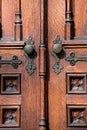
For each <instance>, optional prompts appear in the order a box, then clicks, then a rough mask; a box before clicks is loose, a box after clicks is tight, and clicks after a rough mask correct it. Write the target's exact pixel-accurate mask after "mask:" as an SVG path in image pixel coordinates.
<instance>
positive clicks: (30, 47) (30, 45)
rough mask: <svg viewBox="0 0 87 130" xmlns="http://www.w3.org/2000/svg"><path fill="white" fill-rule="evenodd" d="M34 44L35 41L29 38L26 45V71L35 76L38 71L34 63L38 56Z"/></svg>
mask: <svg viewBox="0 0 87 130" xmlns="http://www.w3.org/2000/svg"><path fill="white" fill-rule="evenodd" d="M34 43H35V42H34V39H33V38H32V37H31V36H29V38H28V39H27V41H25V43H24V52H25V56H26V58H27V65H26V70H27V71H28V73H29V75H31V74H33V73H34V72H35V70H36V66H35V64H34V62H33V60H34V58H35V57H36V55H37V53H36V51H35V45H34Z"/></svg>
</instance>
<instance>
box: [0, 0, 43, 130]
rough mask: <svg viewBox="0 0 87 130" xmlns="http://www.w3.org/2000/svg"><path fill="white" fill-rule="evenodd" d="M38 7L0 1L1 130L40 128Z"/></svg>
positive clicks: (18, 1) (19, 0) (14, 0)
mask: <svg viewBox="0 0 87 130" xmlns="http://www.w3.org/2000/svg"><path fill="white" fill-rule="evenodd" d="M38 4H39V3H38V2H37V3H35V2H34V1H32V0H26V1H25V0H0V130H36V129H38V127H39V126H38V122H39V108H40V105H39V102H40V101H39V98H38V97H39V93H40V92H39V91H40V89H39V78H38V77H39V76H38V56H36V55H37V51H38V46H37V45H38V43H39V39H40V32H39V30H40V27H39V26H40V25H39V24H38V23H39V21H40V20H39V16H38V15H37V12H38V13H39V12H40V10H39V6H38ZM33 8H34V10H33ZM37 16H38V19H37ZM35 21H36V22H35ZM31 44H32V45H31ZM26 45H27V46H28V47H30V48H31V51H32V50H33V53H32V54H27V53H26V48H27V46H26ZM24 50H25V51H24ZM30 53H31V52H30Z"/></svg>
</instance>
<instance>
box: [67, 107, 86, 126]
mask: <svg viewBox="0 0 87 130" xmlns="http://www.w3.org/2000/svg"><path fill="white" fill-rule="evenodd" d="M67 118H68V126H69V127H70V126H74V127H75V126H76V127H79V126H80V127H87V106H67Z"/></svg>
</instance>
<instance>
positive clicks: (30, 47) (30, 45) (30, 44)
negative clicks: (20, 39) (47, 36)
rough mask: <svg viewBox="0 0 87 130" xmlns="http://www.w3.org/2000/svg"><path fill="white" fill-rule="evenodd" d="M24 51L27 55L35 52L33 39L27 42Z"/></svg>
mask: <svg viewBox="0 0 87 130" xmlns="http://www.w3.org/2000/svg"><path fill="white" fill-rule="evenodd" d="M24 51H25V53H26V54H27V55H30V54H32V53H33V51H34V41H33V39H32V38H31V37H29V38H28V40H27V41H25V46H24Z"/></svg>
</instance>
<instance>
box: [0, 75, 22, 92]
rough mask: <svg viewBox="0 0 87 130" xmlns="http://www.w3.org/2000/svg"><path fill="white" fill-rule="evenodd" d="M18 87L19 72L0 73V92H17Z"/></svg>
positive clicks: (18, 90)
mask: <svg viewBox="0 0 87 130" xmlns="http://www.w3.org/2000/svg"><path fill="white" fill-rule="evenodd" d="M20 89H21V76H20V74H1V94H19V93H20Z"/></svg>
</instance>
